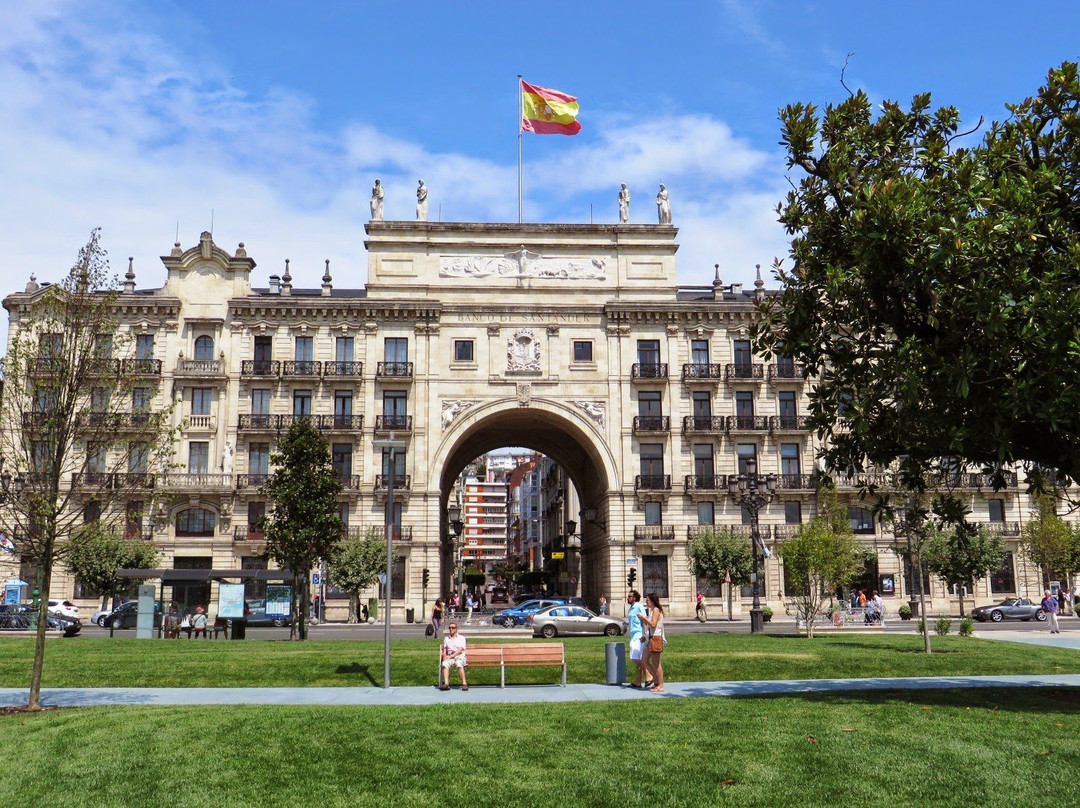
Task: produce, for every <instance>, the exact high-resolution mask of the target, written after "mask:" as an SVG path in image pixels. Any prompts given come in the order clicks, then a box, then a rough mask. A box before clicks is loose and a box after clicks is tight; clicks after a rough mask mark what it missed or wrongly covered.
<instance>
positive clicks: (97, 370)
mask: <svg viewBox="0 0 1080 808" xmlns="http://www.w3.org/2000/svg"><path fill="white" fill-rule="evenodd" d="M86 369H87V371H89V372H90V373H92V374H93V375H95V376H115V375H116V374H118V373H119V372H120V360H119V359H87V360H86Z"/></svg>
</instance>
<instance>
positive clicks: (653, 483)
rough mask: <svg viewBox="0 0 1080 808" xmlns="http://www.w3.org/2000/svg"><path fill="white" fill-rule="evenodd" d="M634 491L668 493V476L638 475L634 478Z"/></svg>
mask: <svg viewBox="0 0 1080 808" xmlns="http://www.w3.org/2000/svg"><path fill="white" fill-rule="evenodd" d="M634 490H635V491H670V490H671V475H670V474H639V475H637V476H636V477H635V478H634Z"/></svg>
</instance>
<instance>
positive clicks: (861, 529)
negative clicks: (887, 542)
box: [847, 506, 874, 534]
mask: <svg viewBox="0 0 1080 808" xmlns="http://www.w3.org/2000/svg"><path fill="white" fill-rule="evenodd" d="M847 513H848V522H849V523H850V524H851V529H852V530H854V531H855V532H856V533H865V534H870V533H873V532H874V515H873V514H872V513H870V511H868V510H867V509H866V508H859V507H856V506H851V507H849V508H848V509H847Z"/></svg>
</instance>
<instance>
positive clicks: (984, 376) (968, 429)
mask: <svg viewBox="0 0 1080 808" xmlns="http://www.w3.org/2000/svg"><path fill="white" fill-rule="evenodd" d="M1006 107H1007V109H1008V112H1009V115H1008V117H1007V118H1006V119H1005V120H1004V122H1001V123H992V124H990V126H989V127H988V128H987V129H986V131H985V134H984V135H983V136H982V137H981V139H979V140H974V139H973V138H974V136H973V134H972V133H971V132H963V131H961V118H960V113H959V112H958V110H957V109H956V108H954V107H950V106H943V107H940V108H938V109H936V110H933V109H932V108H931V98H930V95H929V94H928V93H923V94H919V95H916V96H915V97H914V99H913V100H912V102H911V103H910V105H908V106H907V107H906V108H905V107H902V106H901V105H900V104H899V103H896V102H894V101H886V102H884V103H883V104H882V105H881V106H880V111H879V110H878V109H875V106H874V104H872V102H871V100H870V98H869V96H868V95H867V94H866V93H865V92H863V91H861V90H860V91H858V92H854V93H851V94H850V97H848V98H847V99H845V100H843V101H841V102H840V103H837V104H829V105H828V106H826V107H825V109H824V111H821V112H819V110H818V109H817V107H816V106H815V105H813V104H804V103H797V104H791V105H789V106H787V107H786V108H784V109H783V110H782V111H781V113H780V117H781V122H782V144H783V145H784V147H785V148H786V150H787V164H788V167H789V168H791V169H795V170H796V172H797V177H796V178H794V180H793V188H792V190H791V191H790V192H789V193H788V194H787V197H786V199H785V200H784V201H783V202H782V203H781V204H780V206H779V208H778V212H779V215H780V221H781V222H782V223H783V225H784V227H785V228H786V230H787V232H788V233H789V234H790V235H791V237H792V241H791V250H790V253H791V254H790V257H791V264H790V265H787V266H785V265H783V263H782V262H778V264H777V276H778V278H779V280H780V281H781V282H782V284H783V290H782V291H781V293H780V294H779V295H777V296H776V297H772V298H767V299H765V300H764V301H763V302H762V303H761V307H760V311H761V315H762V316H761V319H760V321H759V322H758V323H757V324H756V325H755V329H754V338H755V341H756V345H757V347H758V348H759V349H760V350H761V351H762V352H763V353H765V354H769V353H779V354H783V355H784V356H787V357H790V358H791V359H793V360H794V361H795V362H797V363H801V364H802V365H803V367H804V368H805V373H806V375H807V377H808V378H815V379H819V381H818V382H817V383H816V384H815V385H814V386H813V388H812V389H811V390H810V393H809V397H810V407H809V416H810V424H811V427H812V428H814V429H816V430H817V432H818V433H819V435H820V436H821V437H822V438H824V447H825V448H824V457H825V459H826V461H827V465H828V467H829V469H831V470H833V471H836V470H855V471H861V470H863V469H865V468H867V467H868V466H870V465H877V466H885V465H887V464H889V463H890V462H891V461H893V460H894V459H896V458H898V457H900V456H901V455H907V456H908V457H909V458H910V459H911V461H910V462H911V466H912V468H913V470H915V471H916V472H917V473H916V474H915V481H916V482H917V483H918V484H919V486H918V489H919V490H922V489H925V487H926V482H927V481H926V480H925V476H924V475H925V474H927V473H931V472H933V470H934V468H935V467H937V466H940V463H941V458H956V459H957V460H958V461H959V462H961V463H972V464H978V465H980V467H982V468H985V469H986V470H987V471H988V473H992V474H993V475H994V477H995V480H994V483H995V487H1000V486H1001V484H1002V483H1003V482H1004V477H1003V474H1004V473H1005V471H1006V470H1007V469H1008V468H1009V465H1010V464H1012V463H1013V462H1015V461H1024V462H1026V463H1029V464H1032V466H1034V467H1036V468H1040V469H1046V470H1050V471H1052V472H1053V473H1054V474H1055V475H1056V476H1057V477H1058V478H1060V479H1062V480H1063V479H1066V478H1070V479H1080V362H1077V361H1076V358H1077V355H1078V353H1080V337H1078V335H1077V330H1076V312H1077V308H1078V304H1080V298H1078V291H1077V290H1080V262H1078V261H1077V260H1076V256H1077V255H1078V254H1080V169H1078V166H1080V138H1077V137H1076V132H1077V128H1078V127H1080V79H1078V74H1077V65H1076V64H1075V63H1071V62H1066V63H1064V64H1062V65H1061V66H1060V67H1059V68H1056V69H1053V70H1051V71H1050V72H1049V76H1048V78H1047V82H1046V84H1045V86H1043V87H1042V88H1040V89H1039V90H1038V92H1037V93H1036V94H1035V95H1033V96H1032V97H1030V98H1027V99H1024V100H1023V101H1021V102H1019V103H1016V104H1007V105H1006ZM980 123H981V122H980ZM948 462H950V463H953V462H955V461H952V460H950V461H948Z"/></svg>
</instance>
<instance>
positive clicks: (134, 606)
mask: <svg viewBox="0 0 1080 808" xmlns="http://www.w3.org/2000/svg"><path fill="white" fill-rule="evenodd" d="M138 621H139V601H137V600H129V601H128V602H127V603H122V604H120V605H119V606H117V607H116V608H115V609H113V610H112V611H111V612H109V614H107V615H106V616H105V618H104V622H102V623H100V624H99V625H103V626H104V627H105V628H108V627H109V626H112V627H113V628H114V629H122V628H135V625H136V623H138ZM160 625H161V604H160V603H155V604H154V628H157V627H158V626H160Z"/></svg>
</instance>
